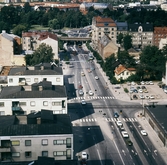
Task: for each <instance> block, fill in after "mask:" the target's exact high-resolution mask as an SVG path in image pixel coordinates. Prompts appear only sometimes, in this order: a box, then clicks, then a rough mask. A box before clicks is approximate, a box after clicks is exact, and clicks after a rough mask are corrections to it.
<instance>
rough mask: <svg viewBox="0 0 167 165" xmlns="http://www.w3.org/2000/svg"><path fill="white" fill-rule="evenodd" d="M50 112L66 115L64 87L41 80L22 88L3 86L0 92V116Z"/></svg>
mask: <svg viewBox="0 0 167 165" xmlns="http://www.w3.org/2000/svg"><path fill="white" fill-rule="evenodd" d="M41 109H45V110H52V111H53V113H54V114H67V93H66V89H65V87H64V86H60V85H52V83H51V82H49V81H45V80H43V81H42V82H39V83H34V84H32V85H24V86H5V87H3V88H2V89H1V92H0V115H19V114H29V113H32V112H38V111H41Z"/></svg>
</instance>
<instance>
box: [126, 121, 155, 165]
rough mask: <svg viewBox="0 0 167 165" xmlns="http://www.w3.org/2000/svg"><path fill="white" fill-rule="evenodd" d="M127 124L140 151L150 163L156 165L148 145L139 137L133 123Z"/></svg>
mask: <svg viewBox="0 0 167 165" xmlns="http://www.w3.org/2000/svg"><path fill="white" fill-rule="evenodd" d="M127 126H128V127H129V129H130V130H131V131H132V134H133V137H134V139H135V141H136V142H137V144H138V146H139V147H140V149H141V151H142V152H143V155H144V156H145V158H146V160H147V162H148V163H149V164H151V165H158V163H157V162H156V160H155V158H154V157H153V155H152V153H151V152H150V150H149V148H148V146H147V145H146V143H145V142H144V141H143V139H142V138H141V137H140V135H139V133H138V131H137V130H136V128H135V127H134V125H133V123H130V122H127Z"/></svg>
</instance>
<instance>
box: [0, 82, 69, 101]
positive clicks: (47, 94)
mask: <svg viewBox="0 0 167 165" xmlns="http://www.w3.org/2000/svg"><path fill="white" fill-rule="evenodd" d="M66 96H67V95H66V89H65V87H64V86H58V85H55V86H52V89H47V90H45V89H43V90H41V91H40V90H35V89H32V90H31V91H25V90H24V88H23V87H21V86H8V87H4V88H3V89H2V91H1V93H0V99H4V98H6V99H11V98H60V97H66Z"/></svg>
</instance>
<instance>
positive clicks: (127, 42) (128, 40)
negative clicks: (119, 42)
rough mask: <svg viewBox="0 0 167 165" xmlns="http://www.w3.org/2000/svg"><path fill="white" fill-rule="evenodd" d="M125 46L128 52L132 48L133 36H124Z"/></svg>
mask: <svg viewBox="0 0 167 165" xmlns="http://www.w3.org/2000/svg"><path fill="white" fill-rule="evenodd" d="M123 45H124V49H125V50H128V49H130V48H131V47H132V36H131V35H129V34H127V35H126V36H124V38H123Z"/></svg>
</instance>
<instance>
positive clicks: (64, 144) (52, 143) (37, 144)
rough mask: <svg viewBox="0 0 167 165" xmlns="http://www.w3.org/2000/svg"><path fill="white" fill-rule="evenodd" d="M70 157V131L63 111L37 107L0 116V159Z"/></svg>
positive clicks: (71, 154)
mask: <svg viewBox="0 0 167 165" xmlns="http://www.w3.org/2000/svg"><path fill="white" fill-rule="evenodd" d="M39 156H41V157H50V158H54V159H55V160H72V159H73V133H72V124H71V121H70V117H69V115H67V114H58V115H54V114H53V112H52V111H48V110H41V112H38V113H31V114H28V115H23V116H22V115H20V116H13V115H11V116H0V160H1V162H3V161H8V162H10V161H11V162H20V161H34V160H37V159H38V157H39Z"/></svg>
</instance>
